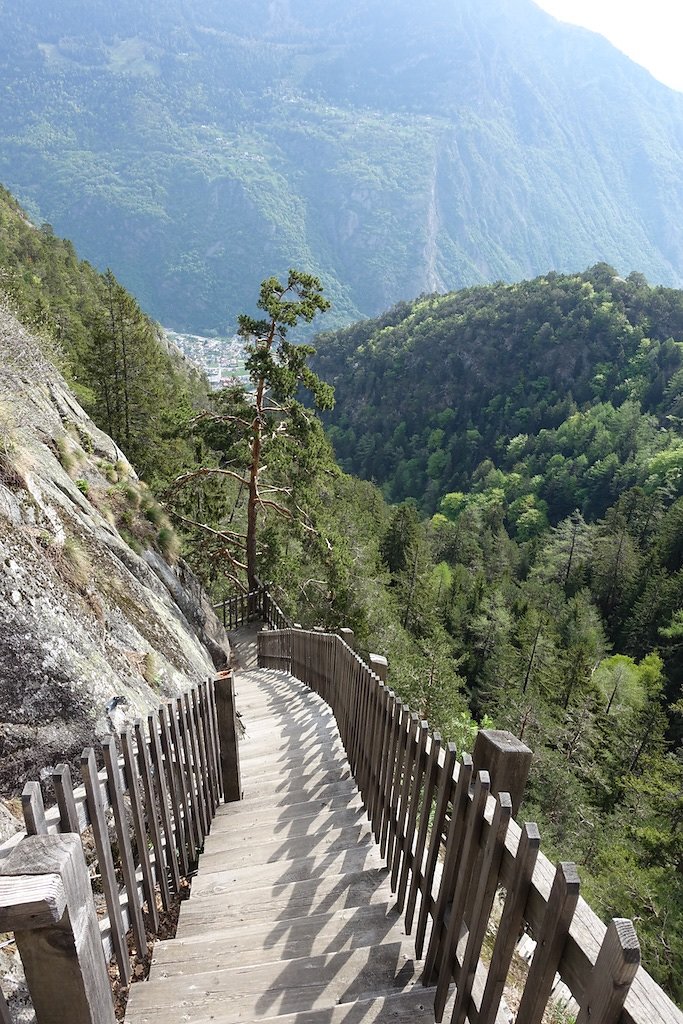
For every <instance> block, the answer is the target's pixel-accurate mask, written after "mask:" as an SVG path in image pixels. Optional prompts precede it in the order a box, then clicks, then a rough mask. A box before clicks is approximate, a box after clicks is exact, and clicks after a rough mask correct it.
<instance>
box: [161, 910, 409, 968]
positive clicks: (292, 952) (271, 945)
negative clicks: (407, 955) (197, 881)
mask: <svg viewBox="0 0 683 1024" xmlns="http://www.w3.org/2000/svg"><path fill="white" fill-rule="evenodd" d="M405 940H406V934H405V928H404V923H403V920H402V919H401V917H400V916H399V915H398V914H397V913H396V911H395V910H394V909H393V908H392V907H390V906H389V904H388V903H377V904H369V905H368V904H366V905H364V906H360V907H349V908H347V909H346V910H339V911H337V912H336V913H334V914H309V915H308V916H307V917H302V918H295V919H294V920H284V921H267V922H254V921H250V920H247V921H242V922H239V923H233V924H231V925H230V926H229V927H227V928H223V927H220V926H217V927H216V928H215V930H214V929H211V930H205V931H204V932H203V933H202V934H201V935H194V936H188V937H187V938H184V939H170V940H168V941H167V942H159V943H157V945H156V946H155V947H154V963H155V973H154V977H155V978H157V977H159V976H166V975H171V974H191V973H194V972H196V971H197V970H199V971H203V970H204V969H205V968H206V965H208V966H209V968H211V969H216V970H218V969H220V968H221V967H223V966H225V965H230V966H231V967H235V966H237V965H240V966H247V965H248V964H254V963H262V964H263V963H271V962H273V961H276V962H278V963H282V962H283V961H285V960H298V959H301V958H302V957H306V956H321V955H323V954H326V953H338V952H342V951H343V950H351V949H362V948H366V947H368V946H377V945H379V944H380V943H382V942H403V941H405Z"/></svg>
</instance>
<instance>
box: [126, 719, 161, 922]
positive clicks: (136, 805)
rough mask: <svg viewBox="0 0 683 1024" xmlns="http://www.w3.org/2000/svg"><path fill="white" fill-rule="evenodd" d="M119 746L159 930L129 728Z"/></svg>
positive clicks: (144, 880) (152, 918)
mask: <svg viewBox="0 0 683 1024" xmlns="http://www.w3.org/2000/svg"><path fill="white" fill-rule="evenodd" d="M121 748H122V750H123V762H124V765H125V768H126V785H127V787H128V796H129V798H130V809H131V817H132V819H133V831H134V833H135V844H136V846H137V852H138V860H139V862H140V868H141V870H142V886H143V890H144V893H145V898H146V900H147V912H148V914H149V917H150V921H151V925H152V930H153V931H154V932H157V931H158V930H159V911H158V909H157V901H156V888H155V885H154V875H153V873H152V862H151V860H150V856H149V846H148V843H147V830H146V829H145V817H144V813H143V809H142V801H141V799H140V789H139V775H138V771H137V768H136V764H135V754H134V752H133V738H132V734H131V730H130V729H129V728H126V729H124V730H123V732H122V733H121Z"/></svg>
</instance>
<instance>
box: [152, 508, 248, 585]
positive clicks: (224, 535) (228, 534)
mask: <svg viewBox="0 0 683 1024" xmlns="http://www.w3.org/2000/svg"><path fill="white" fill-rule="evenodd" d="M169 513H170V515H171V516H172V517H173V518H174V519H177V521H178V522H179V523H183V525H184V526H190V527H192V528H193V529H195V530H201V531H202V532H203V533H207V534H208V535H209V536H210V537H218V539H219V540H223V541H227V542H228V543H230V544H233V545H235V546H236V547H239V548H242V549H243V550H246V547H247V545H246V541H245V537H244V534H243V533H233V531H232V530H215V529H214V528H213V526H209V525H208V524H207V523H198V522H197V521H196V520H195V519H189V518H188V517H187V516H183V515H181V514H180V512H175V511H174V510H173V509H169ZM224 553H225V554H226V555H227V556H228V557H229V558H230V560H231V561H232V562H233V563H234V565H235V566H236V567H237V568H239V569H245V570H246V568H247V567H246V565H242V563H241V562H238V561H237V559H236V558H234V557H233V556H232V555H231V554H230V552H229V551H225V552H224Z"/></svg>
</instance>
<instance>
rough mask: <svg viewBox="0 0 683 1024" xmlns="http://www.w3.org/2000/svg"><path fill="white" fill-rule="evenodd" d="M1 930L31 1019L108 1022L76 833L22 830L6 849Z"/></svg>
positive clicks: (107, 993) (0, 870)
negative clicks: (13, 946)
mask: <svg viewBox="0 0 683 1024" xmlns="http://www.w3.org/2000/svg"><path fill="white" fill-rule="evenodd" d="M0 930H1V931H13V932H14V934H15V937H16V941H17V946H18V948H19V953H20V955H21V960H22V963H23V965H24V971H25V973H26V981H27V984H28V989H29V992H30V993H31V999H32V1001H33V1006H34V1008H35V1011H36V1020H37V1022H38V1024H71V1022H72V1021H78V1024H115V1021H114V1007H113V1002H112V995H111V988H110V985H109V977H108V974H107V965H106V963H105V960H104V953H103V950H102V941H101V939H100V929H99V926H98V924H97V915H96V913H95V904H94V902H93V896H92V890H91V887H90V878H89V876H88V869H87V867H86V864H85V857H84V855H83V847H82V846H81V839H80V836H77V835H74V834H73V833H69V834H65V835H59V836H56V835H38V836H29V837H27V838H26V839H25V840H24V841H23V842H22V843H20V844H19V846H17V847H16V848H15V849H14V850H13V851H12V853H11V854H10V855H9V857H8V858H7V859H6V860H5V861H4V862H3V863H2V865H1V866H0Z"/></svg>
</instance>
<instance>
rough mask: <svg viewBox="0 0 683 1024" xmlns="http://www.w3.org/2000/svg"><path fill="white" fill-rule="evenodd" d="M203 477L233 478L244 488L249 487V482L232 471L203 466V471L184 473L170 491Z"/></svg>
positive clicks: (196, 470) (194, 470)
mask: <svg viewBox="0 0 683 1024" xmlns="http://www.w3.org/2000/svg"><path fill="white" fill-rule="evenodd" d="M203 476H229V477H232V479H233V480H237V482H238V483H240V484H242V485H243V486H244V487H248V486H249V481H248V480H246V479H245V478H244V477H243V476H240V474H239V473H235V472H234V471H233V470H232V469H219V468H218V467H217V466H203V467H202V468H201V469H193V470H192V471H191V472H190V473H183V475H182V476H179V477H178V478H177V479H176V480H174V481H173V483H172V485H171V488H170V489H171V490H173V489H176V488H180V487H184V486H185V484H187V483H189V482H190V481H191V480H197V479H199V478H200V477H203Z"/></svg>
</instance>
